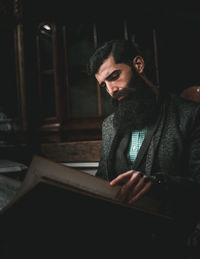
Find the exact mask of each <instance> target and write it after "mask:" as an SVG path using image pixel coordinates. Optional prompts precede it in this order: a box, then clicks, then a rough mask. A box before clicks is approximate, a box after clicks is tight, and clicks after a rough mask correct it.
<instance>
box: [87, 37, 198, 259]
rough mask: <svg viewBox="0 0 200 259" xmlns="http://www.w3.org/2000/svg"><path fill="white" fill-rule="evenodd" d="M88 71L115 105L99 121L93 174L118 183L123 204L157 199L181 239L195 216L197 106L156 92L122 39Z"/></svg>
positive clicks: (139, 57) (100, 52)
mask: <svg viewBox="0 0 200 259" xmlns="http://www.w3.org/2000/svg"><path fill="white" fill-rule="evenodd" d="M88 69H89V74H90V75H91V76H95V78H96V80H97V81H98V84H99V86H100V87H103V88H104V89H105V90H106V91H107V92H108V94H109V95H110V96H111V97H112V100H113V104H114V105H115V107H116V109H115V112H114V113H113V114H111V115H110V116H108V117H107V118H106V119H105V120H104V122H103V125H102V147H101V157H100V162H99V167H98V170H97V174H96V176H97V177H102V178H104V179H107V180H108V181H110V186H115V185H121V190H120V192H119V193H118V197H117V198H118V199H119V200H120V201H122V202H124V203H127V204H130V205H134V203H135V202H136V201H138V200H141V199H143V198H144V197H145V196H147V195H148V196H150V197H153V198H155V199H156V200H159V201H160V204H161V206H160V212H161V213H163V214H166V215H169V216H170V217H173V218H174V219H175V220H177V222H181V223H182V225H181V226H184V230H183V232H182V233H179V238H180V237H181V236H182V237H183V236H184V237H183V240H184V241H183V240H182V242H186V241H185V239H184V238H185V235H186V236H187V234H188V233H189V232H190V231H191V229H192V227H193V226H194V225H195V222H196V221H197V220H198V219H199V205H198V202H199V198H200V105H199V104H197V103H193V102H189V101H186V100H184V99H181V98H180V97H179V96H175V95H172V94H169V93H164V91H162V87H161V88H160V90H159V89H158V88H157V87H156V86H155V85H154V83H153V81H152V80H150V77H149V75H148V71H150V70H148V69H149V68H148V66H147V64H146V63H145V57H144V55H143V54H142V53H141V52H140V51H139V50H138V49H137V48H136V47H135V46H134V44H132V42H129V41H126V40H111V41H109V42H106V43H105V44H104V45H102V46H101V47H99V48H98V49H97V50H96V51H95V53H94V54H93V55H92V56H91V58H90V61H89V64H88ZM186 222H187V225H185V223H186ZM177 229H178V228H177ZM179 230H180V229H179ZM181 231H182V229H181ZM186 233H187V234H186ZM170 238H172V239H173V238H174V240H175V239H176V237H175V236H168V240H169V239H170ZM164 242H168V241H166V239H165V241H164ZM183 254H184V253H183ZM178 255H179V254H178ZM182 258H183V257H182Z"/></svg>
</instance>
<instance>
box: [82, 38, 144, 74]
mask: <svg viewBox="0 0 200 259" xmlns="http://www.w3.org/2000/svg"><path fill="white" fill-rule="evenodd" d="M110 54H112V55H113V58H114V60H115V63H116V64H119V63H124V64H127V65H129V66H132V61H133V59H134V57H136V56H137V55H140V56H143V54H142V52H141V51H140V50H139V49H138V48H137V46H136V45H135V44H134V43H133V42H132V41H129V40H123V39H114V40H110V41H108V42H105V43H104V44H103V45H102V46H100V47H99V48H97V49H96V50H95V52H94V54H93V55H92V56H91V57H90V59H89V63H88V66H87V71H88V74H89V75H90V76H94V75H95V74H96V73H97V72H98V70H99V68H100V66H101V65H102V64H103V62H104V60H105V59H107V58H108V57H109V56H110Z"/></svg>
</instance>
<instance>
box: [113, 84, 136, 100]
mask: <svg viewBox="0 0 200 259" xmlns="http://www.w3.org/2000/svg"><path fill="white" fill-rule="evenodd" d="M135 92H136V89H135V88H128V87H127V88H123V89H122V90H120V91H117V92H115V93H114V94H113V96H112V99H113V100H117V99H118V98H119V97H122V96H123V97H126V96H131V95H133V94H134V93H135Z"/></svg>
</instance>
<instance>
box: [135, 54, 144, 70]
mask: <svg viewBox="0 0 200 259" xmlns="http://www.w3.org/2000/svg"><path fill="white" fill-rule="evenodd" d="M133 66H134V67H135V69H136V71H137V72H138V74H142V73H143V71H144V59H143V57H141V56H136V57H134V59H133Z"/></svg>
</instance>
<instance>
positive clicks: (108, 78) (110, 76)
mask: <svg viewBox="0 0 200 259" xmlns="http://www.w3.org/2000/svg"><path fill="white" fill-rule="evenodd" d="M118 71H120V70H119V69H116V70H114V71H113V72H112V73H110V75H108V76H107V77H106V78H105V80H107V81H109V80H112V77H113V74H115V73H116V72H118ZM103 84H105V82H104V81H103V82H101V83H100V84H99V86H102V85H103Z"/></svg>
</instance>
